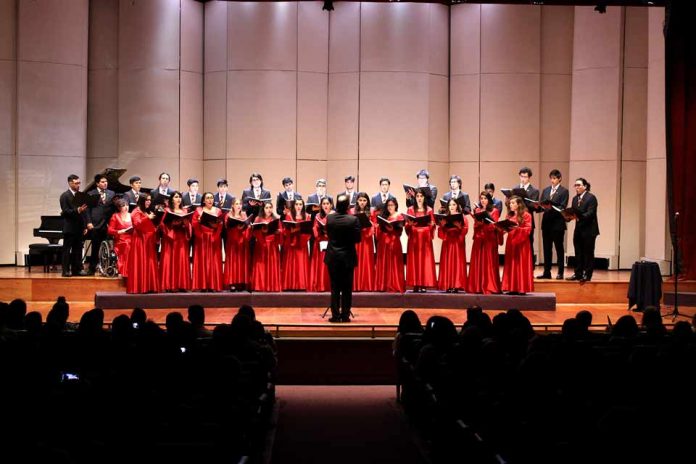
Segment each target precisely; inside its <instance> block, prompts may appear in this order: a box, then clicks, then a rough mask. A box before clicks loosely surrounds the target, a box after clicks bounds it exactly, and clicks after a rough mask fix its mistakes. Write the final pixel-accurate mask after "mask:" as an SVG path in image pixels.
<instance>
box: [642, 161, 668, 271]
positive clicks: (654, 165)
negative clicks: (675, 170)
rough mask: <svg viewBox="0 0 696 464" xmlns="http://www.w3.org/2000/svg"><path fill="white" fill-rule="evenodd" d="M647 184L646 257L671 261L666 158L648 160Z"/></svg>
mask: <svg viewBox="0 0 696 464" xmlns="http://www.w3.org/2000/svg"><path fill="white" fill-rule="evenodd" d="M646 179H647V182H646V184H645V211H646V214H647V218H646V232H645V255H644V256H646V257H647V258H650V259H656V260H670V259H671V256H670V252H669V251H668V250H669V249H670V247H671V246H670V243H669V242H670V235H669V228H668V227H667V221H666V220H665V218H666V217H667V188H666V185H667V164H666V160H665V159H664V158H661V159H648V161H647V163H646Z"/></svg>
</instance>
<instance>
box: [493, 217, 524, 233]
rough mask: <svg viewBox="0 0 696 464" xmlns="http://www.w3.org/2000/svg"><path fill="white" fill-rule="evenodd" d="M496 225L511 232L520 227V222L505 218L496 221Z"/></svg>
mask: <svg viewBox="0 0 696 464" xmlns="http://www.w3.org/2000/svg"><path fill="white" fill-rule="evenodd" d="M495 226H496V227H497V228H499V229H501V230H504V231H505V232H510V231H511V230H512V229H514V228H515V227H519V224H518V223H517V221H513V220H511V219H503V220H502V221H498V222H496V223H495Z"/></svg>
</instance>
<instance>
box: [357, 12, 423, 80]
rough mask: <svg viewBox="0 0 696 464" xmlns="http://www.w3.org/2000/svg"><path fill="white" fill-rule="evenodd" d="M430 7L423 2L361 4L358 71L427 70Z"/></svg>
mask: <svg viewBox="0 0 696 464" xmlns="http://www.w3.org/2000/svg"><path fill="white" fill-rule="evenodd" d="M429 8H430V5H428V4H426V3H394V4H389V3H369V2H366V3H363V4H362V16H361V21H362V24H361V27H360V33H361V39H360V48H361V51H360V61H361V64H360V67H361V70H362V71H363V72H365V71H408V72H429V68H430V49H429V44H428V35H429V28H430V22H429Z"/></svg>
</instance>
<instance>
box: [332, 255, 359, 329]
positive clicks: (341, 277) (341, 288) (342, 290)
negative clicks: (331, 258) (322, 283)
mask: <svg viewBox="0 0 696 464" xmlns="http://www.w3.org/2000/svg"><path fill="white" fill-rule="evenodd" d="M353 270H354V269H353V267H347V266H344V265H341V264H339V265H336V264H334V265H332V266H329V278H330V279H331V316H332V317H334V318H341V319H348V318H349V317H350V308H351V307H352V305H353ZM339 306H340V313H339Z"/></svg>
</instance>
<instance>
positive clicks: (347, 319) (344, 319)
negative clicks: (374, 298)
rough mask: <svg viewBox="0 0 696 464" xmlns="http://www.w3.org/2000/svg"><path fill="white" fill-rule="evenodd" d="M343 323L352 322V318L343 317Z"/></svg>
mask: <svg viewBox="0 0 696 464" xmlns="http://www.w3.org/2000/svg"><path fill="white" fill-rule="evenodd" d="M341 322H350V316H348V317H341Z"/></svg>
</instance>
